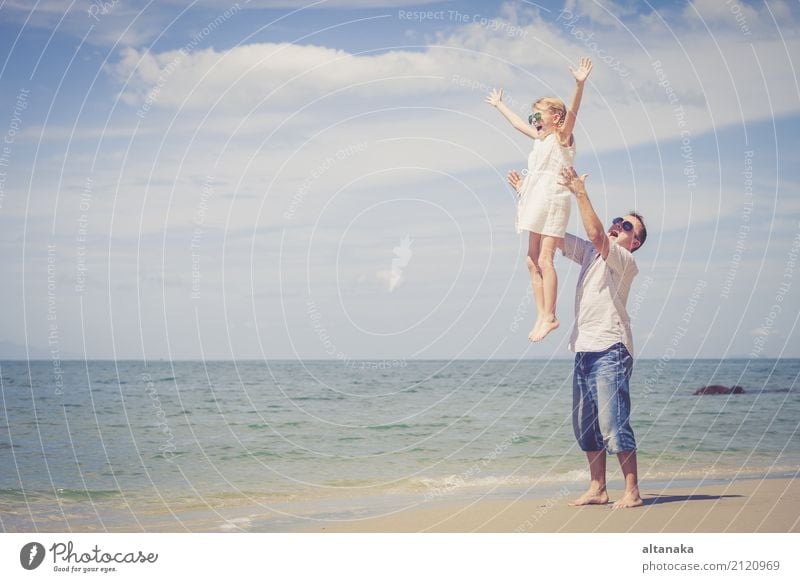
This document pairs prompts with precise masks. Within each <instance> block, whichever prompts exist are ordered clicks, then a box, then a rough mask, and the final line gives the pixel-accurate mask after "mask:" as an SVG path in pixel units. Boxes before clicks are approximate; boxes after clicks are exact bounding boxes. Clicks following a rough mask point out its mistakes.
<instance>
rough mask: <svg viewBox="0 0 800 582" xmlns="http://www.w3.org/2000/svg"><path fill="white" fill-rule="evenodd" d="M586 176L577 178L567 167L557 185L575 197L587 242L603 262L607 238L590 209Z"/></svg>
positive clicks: (601, 225)
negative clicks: (588, 241) (592, 246)
mask: <svg viewBox="0 0 800 582" xmlns="http://www.w3.org/2000/svg"><path fill="white" fill-rule="evenodd" d="M587 176H588V174H584V175H583V176H578V173H577V172H576V171H575V168H573V167H572V166H569V167H567V168H564V169H563V170H561V181H560V182H559V184H561V185H562V186H566V187H567V189H569V191H570V192H572V193H573V194H574V195H575V201H576V202H577V204H578V211H579V212H580V213H581V219H582V220H583V227H584V228H585V229H586V235H587V236H588V237H589V240H590V241H592V244H593V245H594V248H596V249H597V250H598V251H600V255H601V256H602V257H603V260H605V259H606V258H607V257H608V248H609V247H608V245H609V242H608V237H607V236H606V231H605V229H604V228H603V223H602V222H600V219H599V218H598V217H597V213H596V212H595V211H594V208H593V207H592V202H591V200H589V194H588V193H587V192H586V177H587Z"/></svg>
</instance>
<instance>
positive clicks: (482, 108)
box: [0, 0, 800, 365]
mask: <svg viewBox="0 0 800 582" xmlns="http://www.w3.org/2000/svg"><path fill="white" fill-rule="evenodd" d="M799 19H800V9H799V8H798V5H797V4H796V3H794V2H783V1H770V2H764V3H761V2H741V1H740V2H737V1H734V0H695V1H691V2H623V1H619V2H609V1H605V0H602V1H600V0H598V1H592V0H572V1H569V2H566V3H555V2H541V3H534V2H524V1H519V2H517V1H512V2H496V3H494V2H470V1H464V2H426V1H424V0H420V1H417V2H408V3H405V4H403V5H402V7H400V6H398V4H397V3H395V2H388V1H382V0H341V1H336V0H329V1H318V2H310V3H308V4H304V3H303V2H288V1H282V0H277V1H271V0H251V1H249V2H247V1H245V0H240V1H239V2H235V3H230V2H228V1H227V0H226V1H211V0H197V1H195V2H193V3H185V2H176V1H173V0H166V1H159V2H144V1H132V0H106V1H105V2H101V1H100V0H92V1H89V0H74V1H72V2H70V1H56V0H40V1H38V2H35V3H33V2H23V1H22V0H6V1H4V2H2V3H0V134H1V135H0V140H2V143H0V237H2V248H3V252H2V254H1V255H0V268H2V273H3V275H4V278H3V279H4V283H5V284H4V285H2V287H0V298H2V304H3V306H4V307H5V309H3V310H2V312H3V313H2V316H0V317H2V320H0V321H2V323H1V324H0V358H5V359H12V358H13V359H26V358H37V359H38V358H43V359H53V360H58V359H73V358H78V359H82V358H90V359H135V360H142V359H144V360H153V359H201V358H202V359H233V358H235V359H298V358H302V359H318V358H321V359H327V358H332V359H339V360H343V361H348V362H358V361H360V360H385V361H387V362H391V363H394V364H396V365H402V363H403V362H406V361H411V360H414V359H456V358H510V359H518V358H528V359H533V358H569V357H571V353H570V351H569V349H568V338H569V331H570V328H571V326H572V323H573V321H574V314H573V309H574V305H573V304H574V291H575V285H576V280H577V275H578V272H577V265H574V264H573V263H571V262H570V261H568V260H566V259H565V258H563V257H559V258H557V260H556V268H557V271H558V275H559V295H558V297H559V299H558V316H559V319H560V321H561V327H560V328H559V329H558V330H556V331H555V332H553V333H552V334H551V335H550V336H548V337H547V338H546V340H545V341H543V342H541V343H538V344H531V343H530V342H528V340H527V334H528V331H529V329H530V326H531V325H532V322H533V319H534V309H533V305H532V302H531V292H530V284H529V279H528V272H527V269H526V267H525V254H526V250H527V240H526V238H525V237H524V236H520V235H518V234H517V233H516V232H515V230H514V214H515V204H516V201H515V195H514V194H513V193H512V192H511V190H510V188H509V187H508V186H507V185H506V183H505V175H506V174H507V172H508V171H510V170H512V169H520V170H521V169H523V168H524V167H525V165H526V162H527V157H528V154H529V152H530V149H531V147H532V142H531V140H530V139H528V138H527V137H525V136H523V135H522V134H520V133H518V132H515V131H514V130H513V129H512V128H511V127H510V125H509V124H508V123H507V122H506V121H505V120H504V119H503V118H502V117H501V115H500V114H499V113H498V112H497V111H496V110H494V109H493V108H491V107H490V106H489V105H487V104H485V103H484V97H485V96H486V95H487V94H488V92H489V91H490V90H491V89H492V88H495V87H497V88H503V89H504V96H505V97H504V99H505V101H506V103H507V104H508V105H509V107H511V108H512V109H513V110H514V111H517V112H518V113H519V114H520V115H522V116H525V117H526V116H527V113H528V111H529V109H530V106H531V103H532V102H533V101H534V100H536V99H538V98H540V97H543V96H548V95H556V96H558V97H560V98H562V99H563V100H564V101H566V102H568V103H569V101H570V99H571V92H572V90H573V88H574V80H573V79H572V77H571V75H570V72H569V68H570V66H575V65H576V63H577V62H578V61H579V59H580V58H581V57H584V56H586V57H589V58H591V59H593V62H594V65H595V66H594V70H593V72H592V74H591V76H590V77H589V79H588V81H587V83H586V89H585V94H584V99H583V103H582V105H581V108H580V111H579V114H578V121H577V125H576V129H575V139H576V143H577V152H578V153H577V158H576V163H575V165H576V169H577V170H578V171H579V172H580V173H588V174H589V178H588V180H587V188H588V190H589V195H590V197H591V200H592V202H593V204H594V207H595V209H596V210H597V213H598V215H599V216H600V218H601V220H603V221H604V222H606V223H608V222H610V220H611V219H612V218H614V217H615V216H619V215H624V214H626V213H627V212H628V211H629V210H631V209H636V210H637V211H638V212H640V213H641V214H643V215H644V217H645V219H646V223H647V227H648V233H649V234H648V239H647V243H646V244H645V245H644V246H643V247H642V248H641V249H640V250H639V251H637V252H636V254H635V255H634V256H635V258H636V260H637V263H638V265H639V269H640V273H639V275H638V277H637V278H636V280H635V282H634V285H633V288H632V290H631V294H630V298H629V303H628V309H629V312H630V314H631V318H632V322H633V333H634V344H635V354H636V356H637V357H640V358H655V359H662V360H669V359H675V358H730V357H751V358H774V357H800V341H798V339H800V338H798V330H797V323H798V317H800V197H798V179H799V178H800V171H799V170H798V168H800V163H798V162H800V160H799V159H798V158H800V148H798V145H800V143H799V142H800V140H798V138H797V137H796V136H797V135H798V133H800V83H799V82H798V71H797V70H796V62H795V61H796V56H797V55H800V42H799V36H800V35H799V33H800V27H798V21H799ZM793 56H794V57H795V58H794V59H793ZM568 231H569V232H572V233H575V234H577V235H579V236H582V235H584V232H583V229H582V226H581V222H580V220H579V217H578V215H577V210H576V208H575V207H574V205H573V210H572V216H571V221H570V226H569V228H568Z"/></svg>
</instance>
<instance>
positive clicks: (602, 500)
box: [570, 489, 608, 507]
mask: <svg viewBox="0 0 800 582" xmlns="http://www.w3.org/2000/svg"><path fill="white" fill-rule="evenodd" d="M606 503H608V493H607V492H606V490H605V489H602V490H598V489H589V490H588V491H587V492H586V493H584V494H583V495H581V496H580V497H578V498H577V499H576V500H575V501H573V502H572V503H570V505H571V506H572V507H580V506H582V505H605V504H606Z"/></svg>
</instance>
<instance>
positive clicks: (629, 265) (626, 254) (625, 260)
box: [564, 242, 639, 278]
mask: <svg viewBox="0 0 800 582" xmlns="http://www.w3.org/2000/svg"><path fill="white" fill-rule="evenodd" d="M564 248H566V244H565V247H564ZM606 265H608V267H609V268H610V269H611V270H612V271H614V272H615V273H617V274H618V275H621V276H623V277H631V278H633V277H635V276H636V274H637V273H638V272H639V267H638V266H637V265H636V259H634V258H633V254H631V252H630V251H629V250H628V249H626V248H624V247H621V246H619V245H618V244H616V243H613V242H609V245H608V256H607V257H606Z"/></svg>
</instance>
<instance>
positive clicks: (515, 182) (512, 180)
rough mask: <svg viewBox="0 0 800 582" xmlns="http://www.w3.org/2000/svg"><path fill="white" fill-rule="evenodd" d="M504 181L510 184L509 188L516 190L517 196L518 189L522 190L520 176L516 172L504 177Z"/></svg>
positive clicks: (512, 171)
mask: <svg viewBox="0 0 800 582" xmlns="http://www.w3.org/2000/svg"><path fill="white" fill-rule="evenodd" d="M506 180H508V183H509V184H511V187H512V188H513V189H514V190H516V192H517V194H519V189H520V188H522V182H523V179H522V176H521V175H520V173H519V172H517V171H516V170H511V171H510V172H509V173H508V176H506Z"/></svg>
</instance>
